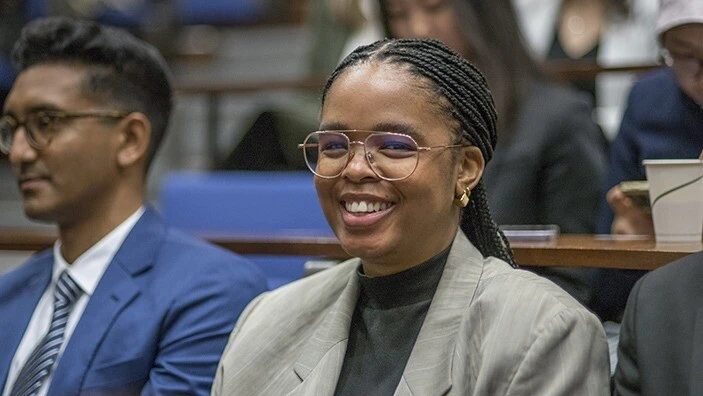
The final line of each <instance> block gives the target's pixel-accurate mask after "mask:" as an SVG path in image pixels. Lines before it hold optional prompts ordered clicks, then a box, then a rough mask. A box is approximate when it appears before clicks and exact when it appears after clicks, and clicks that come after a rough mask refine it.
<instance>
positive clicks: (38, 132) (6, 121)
mask: <svg viewBox="0 0 703 396" xmlns="http://www.w3.org/2000/svg"><path fill="white" fill-rule="evenodd" d="M23 126H24V130H25V138H26V139H27V141H28V142H29V143H30V144H31V145H32V146H33V147H35V148H41V147H44V146H46V144H47V143H48V139H49V138H48V133H49V132H50V131H49V129H50V127H51V119H49V118H48V116H47V115H44V114H41V113H33V114H28V115H27V121H25V122H24V124H23ZM18 128H19V126H18V124H17V122H16V121H14V122H13V121H11V120H10V118H9V117H3V118H2V119H0V150H2V152H4V153H5V154H9V152H10V150H11V149H12V143H13V141H14V140H15V134H16V133H17V129H18Z"/></svg>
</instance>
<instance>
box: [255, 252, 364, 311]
mask: <svg viewBox="0 0 703 396" xmlns="http://www.w3.org/2000/svg"><path fill="white" fill-rule="evenodd" d="M358 265H359V260H358V259H351V260H347V261H345V262H342V263H340V264H337V265H335V266H334V267H332V268H328V269H326V270H324V271H321V272H318V273H316V274H314V275H312V276H308V277H305V278H303V279H300V280H297V281H295V282H292V283H289V284H287V285H284V286H281V287H279V288H278V289H276V290H273V291H271V292H269V293H267V294H266V295H265V296H264V297H262V298H261V301H259V304H258V306H257V311H259V314H261V311H275V312H278V314H280V315H286V316H288V315H290V316H297V315H298V314H299V313H300V311H305V312H310V311H322V310H326V309H327V308H328V307H329V306H330V305H332V304H334V302H335V301H336V300H337V297H338V296H339V294H340V293H341V292H342V290H343V289H344V288H345V287H346V286H347V283H348V282H349V280H350V278H351V277H352V276H353V275H354V272H355V271H356V268H357V266H358ZM293 301H295V303H294V304H291V302H293Z"/></svg>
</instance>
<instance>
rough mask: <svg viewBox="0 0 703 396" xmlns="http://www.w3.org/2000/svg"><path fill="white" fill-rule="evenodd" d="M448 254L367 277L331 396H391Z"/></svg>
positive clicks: (362, 279)
mask: <svg viewBox="0 0 703 396" xmlns="http://www.w3.org/2000/svg"><path fill="white" fill-rule="evenodd" d="M448 256H449V248H447V249H445V250H444V251H442V252H441V253H439V254H438V255H436V256H434V257H432V258H431V259H429V260H427V261H425V262H424V263H422V264H420V265H417V266H415V267H412V268H410V269H408V270H405V271H403V272H399V273H397V274H392V275H386V276H378V277H374V278H371V277H368V276H366V275H364V274H363V270H362V268H361V266H360V267H359V269H358V271H357V277H358V278H359V284H360V293H359V300H358V301H357V303H356V307H355V309H354V316H353V317H352V321H351V327H350V329H349V342H348V344H347V352H346V354H345V355H344V364H343V366H342V372H341V373H340V376H339V381H338V382H337V389H336V390H335V392H334V394H335V396H358V395H368V396H374V395H379V396H380V395H384V396H386V395H393V393H394V392H395V389H396V388H397V387H398V383H399V382H400V378H401V376H402V375H403V370H404V369H405V365H406V364H407V362H408V359H409V358H410V352H412V349H413V346H414V345H415V340H416V339H417V335H418V333H419V332H420V328H421V327H422V322H424V320H425V315H427V310H428V309H429V307H430V303H431V302H432V297H433V296H434V293H435V290H436V289H437V284H438V283H439V279H440V278H441V277H442V272H443V271H444V264H445V263H446V262H447V257H448Z"/></svg>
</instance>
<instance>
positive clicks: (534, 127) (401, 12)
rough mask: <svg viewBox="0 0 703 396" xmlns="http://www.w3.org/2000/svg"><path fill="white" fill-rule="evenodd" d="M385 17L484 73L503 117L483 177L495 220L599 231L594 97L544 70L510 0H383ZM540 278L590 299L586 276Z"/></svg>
mask: <svg viewBox="0 0 703 396" xmlns="http://www.w3.org/2000/svg"><path fill="white" fill-rule="evenodd" d="M381 11H382V17H383V21H384V25H385V27H386V30H387V32H388V34H389V35H390V36H391V37H398V38H405V37H429V38H434V39H438V40H441V41H442V42H444V43H445V44H447V45H449V46H450V47H451V48H453V49H454V50H456V51H457V52H459V53H460V54H461V55H462V56H464V57H466V58H467V59H468V60H470V61H471V62H474V63H476V65H477V66H478V67H479V68H480V69H481V70H484V71H485V74H486V79H487V80H488V86H489V87H490V89H491V93H492V94H493V97H494V98H495V101H496V107H497V109H498V114H499V118H498V125H497V129H498V150H497V151H496V155H495V157H494V158H493V160H492V161H491V163H490V164H488V165H487V166H486V171H485V173H484V182H485V186H486V192H487V194H488V200H489V202H490V203H491V209H492V212H493V213H494V216H495V220H496V222H497V223H498V224H500V225H508V224H511V225H512V224H518V225H536V224H556V225H558V226H559V227H560V229H561V232H564V233H593V232H594V231H595V218H596V214H597V209H598V197H599V196H600V187H601V186H600V185H599V184H598V183H597V182H594V181H596V180H602V177H603V174H604V172H605V162H606V158H605V145H606V141H605V138H604V136H603V134H602V132H601V130H600V129H599V127H598V125H596V123H595V122H594V121H593V119H592V117H591V112H592V107H591V104H590V101H589V98H588V97H587V96H586V95H584V94H581V93H579V92H578V91H576V90H574V89H572V88H568V87H564V86H559V85H557V84H555V83H553V82H551V81H550V80H549V79H548V78H547V77H546V76H545V75H544V74H543V73H542V72H541V71H540V67H539V65H538V64H537V63H535V61H534V60H533V59H532V57H531V55H530V53H529V51H528V50H527V48H525V46H523V44H522V41H521V38H520V32H519V28H518V24H517V21H516V19H515V13H514V11H513V8H512V5H511V3H510V1H509V0H437V1H433V2H426V1H421V0H382V1H381ZM497 26H499V27H500V28H496V27H497ZM534 271H535V272H538V273H540V274H542V275H544V276H547V277H548V278H549V279H551V280H553V281H554V282H555V283H557V284H559V285H560V286H562V287H563V288H565V289H566V290H567V291H568V292H569V293H571V294H572V295H573V296H574V297H576V298H577V299H578V300H579V301H581V302H583V303H586V302H588V301H589V299H590V294H591V291H590V288H589V285H590V273H589V270H587V269H581V268H578V269H577V268H554V267H550V268H547V267H543V268H535V269H534Z"/></svg>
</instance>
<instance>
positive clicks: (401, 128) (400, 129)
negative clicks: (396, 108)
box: [374, 122, 420, 138]
mask: <svg viewBox="0 0 703 396" xmlns="http://www.w3.org/2000/svg"><path fill="white" fill-rule="evenodd" d="M374 131H383V132H395V133H403V134H405V135H409V136H411V137H413V138H417V137H418V136H419V135H420V133H419V132H418V131H417V130H416V129H415V128H413V127H412V126H410V125H409V124H406V123H403V122H382V123H380V124H376V125H375V126H374Z"/></svg>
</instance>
